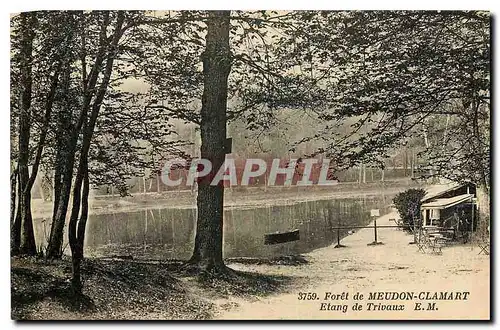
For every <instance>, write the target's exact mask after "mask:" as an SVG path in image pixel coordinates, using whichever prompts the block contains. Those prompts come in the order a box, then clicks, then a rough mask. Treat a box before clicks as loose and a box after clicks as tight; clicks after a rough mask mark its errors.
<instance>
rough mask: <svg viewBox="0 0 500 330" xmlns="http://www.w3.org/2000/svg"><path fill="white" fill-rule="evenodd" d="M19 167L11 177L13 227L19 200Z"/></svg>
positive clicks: (11, 223) (11, 219)
mask: <svg viewBox="0 0 500 330" xmlns="http://www.w3.org/2000/svg"><path fill="white" fill-rule="evenodd" d="M17 172H18V168H17V165H16V167H15V168H14V170H13V171H12V173H11V175H10V225H11V226H13V224H14V220H15V218H16V200H17V192H16V187H17Z"/></svg>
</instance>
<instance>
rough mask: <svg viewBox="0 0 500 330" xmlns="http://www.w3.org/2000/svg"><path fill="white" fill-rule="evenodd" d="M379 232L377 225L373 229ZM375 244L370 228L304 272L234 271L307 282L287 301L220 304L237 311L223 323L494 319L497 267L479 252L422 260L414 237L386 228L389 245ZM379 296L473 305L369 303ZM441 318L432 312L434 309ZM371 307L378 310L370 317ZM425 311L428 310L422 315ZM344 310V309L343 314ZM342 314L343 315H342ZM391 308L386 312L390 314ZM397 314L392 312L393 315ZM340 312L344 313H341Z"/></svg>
mask: <svg viewBox="0 0 500 330" xmlns="http://www.w3.org/2000/svg"><path fill="white" fill-rule="evenodd" d="M397 216H398V215H397V213H396V212H392V213H389V214H387V215H384V216H382V217H380V218H378V219H377V225H389V224H394V222H392V221H390V220H389V219H393V218H396V217H397ZM370 225H373V222H372V223H371V224H370ZM372 241H373V228H363V229H360V230H358V231H357V232H355V233H353V234H352V235H350V236H347V237H345V238H344V239H343V240H342V241H341V243H342V244H344V245H346V246H347V247H346V248H341V249H335V248H334V246H335V244H332V245H330V246H328V247H325V248H321V249H318V250H315V251H312V252H310V253H308V254H305V256H306V257H307V259H308V260H309V261H310V262H309V263H308V264H304V265H301V266H266V265H251V266H249V265H241V264H236V263H234V264H231V265H230V267H231V268H233V269H238V270H245V271H252V272H258V273H262V274H269V275H287V276H292V277H296V278H300V279H303V280H304V281H299V282H300V283H301V284H300V285H296V286H295V287H293V288H292V289H290V290H288V292H287V293H276V294H272V295H269V296H266V297H262V298H259V299H258V300H256V301H248V300H245V299H243V298H230V300H229V301H228V300H225V301H221V302H220V303H221V304H222V303H224V304H227V303H228V302H229V303H231V305H232V306H236V307H234V308H231V309H229V310H226V311H223V312H221V313H220V314H219V315H217V316H216V318H218V319H259V320H260V319H309V320H317V319H400V320H401V319H403V320H408V319H484V320H486V319H489V317H490V259H489V256H485V255H483V254H481V255H479V254H478V253H479V248H478V247H472V246H471V245H454V246H449V247H445V248H443V251H442V255H435V254H431V253H425V254H424V253H422V252H418V248H417V246H416V245H410V244H409V242H410V241H413V236H412V235H410V234H408V233H405V232H404V231H402V230H398V229H396V228H379V229H378V241H381V242H383V243H384V244H383V245H377V246H367V243H370V242H372ZM307 292H311V293H316V294H317V296H318V298H317V299H314V300H299V299H298V297H299V293H307ZM327 292H331V293H332V294H333V295H336V294H341V293H343V292H347V293H348V294H349V297H348V300H344V301H343V300H324V298H325V294H326V293H327ZM356 292H359V293H361V294H363V295H364V299H363V300H360V301H359V303H360V304H361V305H363V310H361V311H353V310H352V306H353V305H354V304H355V303H356V300H354V299H353V295H354V294H355V293H356ZM375 292H384V293H385V292H414V293H416V294H417V295H418V294H419V293H420V292H430V296H429V297H432V295H433V294H434V293H435V292H437V293H438V294H441V292H453V293H456V292H470V294H468V295H463V294H462V295H461V296H462V297H463V296H466V297H467V300H432V299H431V298H429V299H430V300H419V299H418V298H417V297H415V299H412V300H368V296H369V294H370V293H375ZM434 302H435V303H436V304H435V310H427V308H428V303H434ZM322 303H325V305H323V306H324V308H327V305H328V303H330V306H332V308H335V307H333V305H344V304H345V305H347V308H346V309H347V310H346V312H345V313H344V312H343V311H342V310H331V311H329V310H321V304H322ZM368 303H372V304H373V305H371V308H372V310H370V311H367V310H366V309H367V308H368ZM379 303H381V304H382V305H391V306H392V305H404V310H402V311H401V310H398V311H394V310H383V311H382V310H373V309H377V307H375V305H377V306H381V305H379ZM416 303H422V304H421V308H422V310H418V311H416V310H415V305H416ZM339 308H340V307H339ZM339 308H337V309H339ZM386 308H387V307H386ZM390 308H393V307H390ZM340 309H341V308H340Z"/></svg>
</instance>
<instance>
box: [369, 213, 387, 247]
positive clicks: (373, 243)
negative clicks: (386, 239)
mask: <svg viewBox="0 0 500 330" xmlns="http://www.w3.org/2000/svg"><path fill="white" fill-rule="evenodd" d="M373 211H374V210H372V212H371V215H372V217H373V218H374V219H373V233H374V238H375V240H374V241H373V242H371V243H368V244H367V245H368V246H372V245H381V244H384V243H382V242H379V241H378V240H377V217H378V216H379V215H380V214H379V212H378V210H377V212H373Z"/></svg>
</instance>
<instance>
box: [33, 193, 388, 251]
mask: <svg viewBox="0 0 500 330" xmlns="http://www.w3.org/2000/svg"><path fill="white" fill-rule="evenodd" d="M392 197H393V196H389V195H384V194H380V195H365V196H363V197H356V198H341V199H334V200H312V201H301V202H289V203H287V204H286V205H272V204H270V205H266V204H265V203H263V204H262V205H259V206H257V207H255V206H252V207H246V208H245V207H228V208H225V211H224V257H225V258H231V257H274V256H281V255H291V254H300V253H306V252H309V251H312V250H314V249H317V248H321V247H324V246H328V245H330V244H332V243H334V242H336V240H337V230H336V229H332V228H333V227H336V226H339V225H340V226H349V225H353V226H356V225H366V224H368V223H369V222H370V209H374V208H377V209H380V213H381V215H382V214H384V213H386V212H388V205H389V204H390V202H391V199H392ZM49 223H50V220H49V219H35V231H36V236H37V237H36V239H37V242H39V243H41V244H44V243H45V242H46V241H47V237H48V232H49V230H50V226H49ZM195 228H196V209H194V208H149V209H146V210H141V211H131V212H117V213H110V214H98V215H91V216H90V217H89V220H88V223H87V231H86V238H85V250H86V251H85V252H86V255H87V256H96V257H99V256H114V255H120V256H129V255H130V256H133V257H134V258H136V259H188V258H189V257H190V256H191V253H192V249H193V245H194V235H195ZM293 229H299V230H300V240H298V241H293V242H287V243H281V244H275V245H264V235H265V234H269V233H274V232H284V231H290V230H293ZM347 231H348V230H343V231H341V232H340V235H341V237H344V236H345V235H347ZM66 236H67V234H66V233H65V241H66V239H67V237H66ZM45 244H46V243H45ZM65 245H66V248H65V253H66V254H69V253H70V252H69V246H67V242H65Z"/></svg>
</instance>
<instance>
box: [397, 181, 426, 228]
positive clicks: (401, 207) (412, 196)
mask: <svg viewBox="0 0 500 330" xmlns="http://www.w3.org/2000/svg"><path fill="white" fill-rule="evenodd" d="M424 196H425V190H424V189H408V190H405V191H403V192H400V193H399V194H397V195H396V196H395V197H394V199H393V200H392V201H393V202H394V205H395V206H396V209H397V210H398V213H399V215H400V216H401V220H403V224H404V225H407V226H411V227H413V219H415V218H416V219H420V205H421V204H422V203H421V200H422V198H423V197H424Z"/></svg>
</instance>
